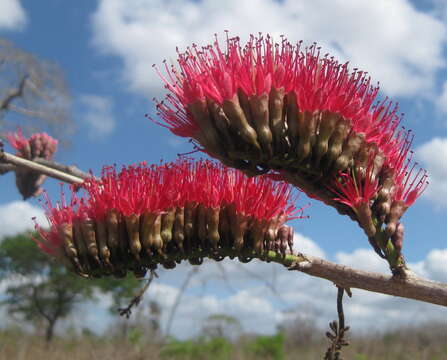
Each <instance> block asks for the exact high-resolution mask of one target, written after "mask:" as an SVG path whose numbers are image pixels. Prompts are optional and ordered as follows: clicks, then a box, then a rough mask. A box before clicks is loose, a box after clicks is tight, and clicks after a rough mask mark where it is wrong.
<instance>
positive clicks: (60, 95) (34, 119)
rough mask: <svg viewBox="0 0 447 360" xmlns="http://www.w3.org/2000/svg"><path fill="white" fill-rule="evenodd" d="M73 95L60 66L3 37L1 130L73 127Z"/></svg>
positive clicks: (65, 130) (63, 131)
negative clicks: (71, 110) (71, 108)
mask: <svg viewBox="0 0 447 360" xmlns="http://www.w3.org/2000/svg"><path fill="white" fill-rule="evenodd" d="M70 107H71V96H70V94H69V91H68V89H67V85H66V82H65V79H64V75H63V72H62V70H61V69H60V67H59V66H58V65H56V64H54V63H52V62H49V61H46V60H42V59H39V58H38V57H36V56H35V55H33V54H31V53H29V52H26V51H24V50H22V49H19V48H16V47H15V46H14V45H13V44H11V43H10V42H8V41H7V40H5V39H1V38H0V130H1V131H4V130H10V129H15V128H16V127H17V126H21V127H22V128H23V129H24V130H25V132H32V131H36V130H39V131H42V130H45V131H49V132H50V133H51V134H52V135H56V136H57V137H58V138H59V139H60V140H65V136H66V135H68V134H69V133H70V131H71V126H70V124H71V117H70Z"/></svg>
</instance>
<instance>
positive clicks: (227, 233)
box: [37, 160, 302, 276]
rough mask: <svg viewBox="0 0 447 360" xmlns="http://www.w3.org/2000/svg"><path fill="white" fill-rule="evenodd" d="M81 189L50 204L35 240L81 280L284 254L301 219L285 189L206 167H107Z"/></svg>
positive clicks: (211, 165) (206, 164)
mask: <svg viewBox="0 0 447 360" xmlns="http://www.w3.org/2000/svg"><path fill="white" fill-rule="evenodd" d="M82 187H83V189H84V193H83V195H82V196H77V195H76V194H74V193H73V194H72V197H71V200H70V202H67V200H66V199H65V196H64V195H63V196H62V199H61V202H60V203H58V204H57V205H55V206H53V204H52V203H51V201H50V200H49V199H48V198H47V200H46V215H47V218H48V220H49V222H50V225H51V227H50V229H49V230H48V231H47V230H44V229H42V228H40V227H38V226H37V229H38V231H39V232H40V235H41V239H40V240H37V241H38V243H39V246H40V247H41V249H42V250H43V251H45V252H47V253H49V254H51V255H54V256H57V257H60V258H62V259H64V260H65V262H66V263H67V264H70V266H71V268H72V269H73V270H74V271H75V272H77V273H78V274H80V275H84V276H100V275H108V274H113V275H114V276H123V275H125V274H126V271H128V270H130V271H134V273H135V274H136V275H138V276H141V275H144V273H145V272H146V270H147V269H151V268H154V267H155V266H156V265H157V264H158V263H160V264H162V265H163V266H165V267H167V268H170V267H174V266H175V260H178V261H180V260H181V259H184V258H187V259H189V261H190V262H191V263H193V264H199V263H201V262H202V259H203V257H205V256H210V257H212V258H214V259H216V260H221V259H223V257H225V256H226V255H232V256H238V257H239V259H241V260H242V261H249V260H250V259H251V258H252V257H253V256H258V257H259V256H262V255H263V254H265V253H266V252H268V251H271V250H272V251H275V252H278V253H281V254H285V253H286V250H287V247H288V246H289V247H291V246H292V238H293V231H292V229H291V228H289V227H288V226H285V225H284V222H285V221H287V220H290V219H293V218H298V217H301V216H302V209H296V208H295V205H294V200H295V199H294V196H292V193H291V187H290V186H289V185H288V184H285V183H275V182H274V181H273V180H271V179H270V178H268V177H262V176H261V177H256V178H249V177H247V176H246V175H244V174H243V173H241V172H239V171H237V170H232V169H228V168H225V167H223V166H220V165H217V164H214V163H212V162H209V161H199V162H196V163H193V162H191V161H188V160H178V161H177V162H175V163H167V164H160V165H152V166H147V165H145V164H140V165H133V166H128V167H124V168H123V169H122V170H121V171H120V172H117V171H116V168H115V167H105V168H104V169H103V171H102V176H101V178H100V179H94V178H89V179H87V180H86V181H85V183H84V184H83V185H82Z"/></svg>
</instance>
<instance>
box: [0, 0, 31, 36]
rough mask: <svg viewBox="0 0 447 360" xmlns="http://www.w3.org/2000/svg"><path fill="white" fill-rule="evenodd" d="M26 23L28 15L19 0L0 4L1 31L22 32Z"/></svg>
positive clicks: (9, 0)
mask: <svg viewBox="0 0 447 360" xmlns="http://www.w3.org/2000/svg"><path fill="white" fill-rule="evenodd" d="M26 23H27V18H26V13H25V10H24V9H23V7H22V5H21V4H20V1H19V0H2V1H1V2H0V30H20V29H23V28H24V27H25V25H26Z"/></svg>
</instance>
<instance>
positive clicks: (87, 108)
mask: <svg viewBox="0 0 447 360" xmlns="http://www.w3.org/2000/svg"><path fill="white" fill-rule="evenodd" d="M79 102H80V105H81V106H82V115H81V119H82V121H83V122H84V123H85V124H86V125H87V126H88V127H89V136H90V137H91V138H92V139H97V138H104V137H106V136H108V135H110V134H111V133H112V132H113V130H115V126H116V121H115V119H114V117H113V103H112V100H111V99H109V98H108V97H105V96H99V95H93V94H88V95H82V96H81V97H80V99H79Z"/></svg>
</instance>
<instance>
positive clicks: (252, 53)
mask: <svg viewBox="0 0 447 360" xmlns="http://www.w3.org/2000/svg"><path fill="white" fill-rule="evenodd" d="M177 61H178V65H179V68H180V69H179V70H177V69H176V68H175V67H174V66H171V67H168V65H167V63H166V62H165V68H166V74H167V75H166V76H164V75H163V74H162V73H161V72H159V71H158V70H157V72H158V73H159V75H160V77H161V78H162V79H163V80H164V82H165V84H166V85H165V87H166V89H167V90H169V92H170V93H171V94H169V95H167V97H166V99H165V101H162V102H157V109H158V111H159V115H160V116H161V118H162V119H163V121H164V123H161V125H163V126H166V127H168V128H169V129H170V130H171V131H172V132H173V133H175V134H177V135H180V136H184V137H194V135H195V132H196V131H197V130H198V128H199V126H198V124H197V122H196V121H195V119H194V118H193V117H192V116H191V114H190V113H189V112H188V111H187V110H186V108H187V106H188V105H189V104H191V103H194V102H195V101H197V100H203V99H207V98H208V99H212V100H213V101H215V102H217V103H218V104H222V103H223V101H224V100H232V99H233V98H234V97H235V96H236V95H237V93H238V91H242V92H243V93H245V95H247V96H248V97H250V96H253V95H262V94H269V93H270V91H271V90H272V89H284V90H285V92H286V93H294V94H295V96H296V102H297V105H298V108H299V109H300V111H302V112H304V111H309V112H314V111H324V110H327V111H330V112H333V113H337V114H340V115H341V116H343V117H344V118H346V119H348V120H349V121H350V122H351V126H352V131H354V132H358V133H364V134H365V140H366V142H375V143H376V144H378V145H379V147H381V148H382V149H383V151H384V152H385V154H386V155H387V158H388V159H389V161H390V163H394V162H395V161H398V158H399V155H400V154H401V152H402V151H401V148H402V147H404V146H405V145H406V144H408V141H409V140H408V137H406V135H402V134H400V135H399V136H396V130H397V128H398V126H399V123H400V121H401V116H400V115H398V113H397V105H393V104H392V103H391V102H390V101H388V99H385V100H383V101H381V102H379V103H374V102H375V101H376V99H377V94H378V90H379V87H378V86H373V85H371V79H370V77H369V76H368V75H367V73H366V72H363V71H358V70H354V71H353V72H351V71H350V70H349V68H348V64H347V63H345V64H341V63H339V62H338V61H337V60H335V59H334V58H333V57H329V55H328V54H326V55H324V56H321V54H320V48H319V47H317V45H316V44H313V45H312V46H310V47H305V48H303V47H302V44H301V42H299V43H297V44H296V45H293V44H292V43H290V42H289V41H288V40H287V39H286V38H285V37H282V40H281V43H275V42H274V41H273V39H272V38H271V37H270V36H269V35H267V36H265V37H263V36H260V37H254V36H253V35H252V36H250V39H249V40H248V42H247V43H246V44H245V45H244V46H242V45H241V42H240V39H239V37H235V38H227V43H226V49H225V51H223V50H222V49H221V48H220V45H219V42H218V41H217V38H216V41H215V42H214V44H213V45H208V46H204V47H201V48H199V47H198V46H197V45H193V46H192V47H191V48H188V49H187V50H186V51H185V52H184V53H180V52H178V60H177Z"/></svg>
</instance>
